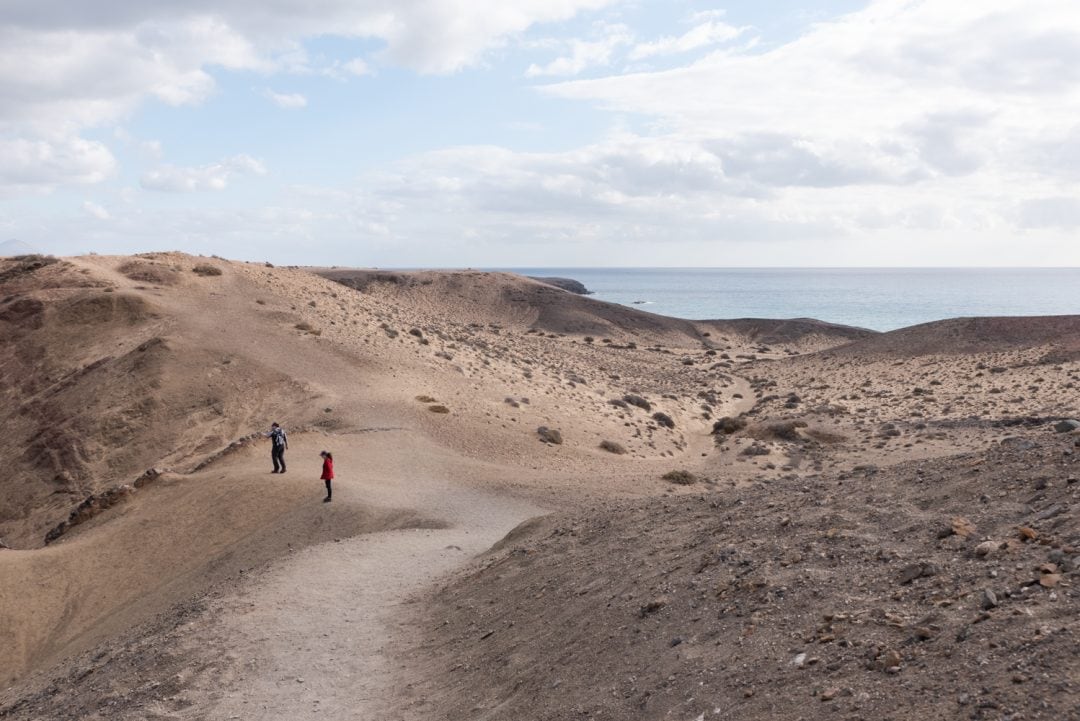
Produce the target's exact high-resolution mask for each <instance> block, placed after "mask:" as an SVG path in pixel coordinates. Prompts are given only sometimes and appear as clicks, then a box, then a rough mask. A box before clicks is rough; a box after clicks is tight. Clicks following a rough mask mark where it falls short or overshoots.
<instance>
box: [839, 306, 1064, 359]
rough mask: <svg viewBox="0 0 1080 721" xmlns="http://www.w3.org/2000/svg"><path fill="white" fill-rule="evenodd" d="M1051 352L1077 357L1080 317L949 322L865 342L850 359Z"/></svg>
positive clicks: (851, 352)
mask: <svg viewBox="0 0 1080 721" xmlns="http://www.w3.org/2000/svg"><path fill="white" fill-rule="evenodd" d="M1043 346H1046V347H1051V348H1053V349H1054V350H1056V352H1057V353H1058V354H1059V355H1060V356H1061V358H1062V359H1064V358H1066V357H1068V358H1074V357H1076V355H1077V354H1078V353H1080V316H1077V315H1059V316H1026V317H1013V318H953V319H950V320H943V321H935V322H933V323H923V324H921V325H916V326H911V327H910V328H901V329H899V330H895V331H891V332H889V333H882V334H879V335H875V336H872V337H868V338H866V339H864V340H862V342H859V343H856V344H852V345H850V346H848V347H846V348H844V351H843V352H844V353H845V354H848V355H860V356H869V355H874V354H881V355H890V356H896V357H903V356H923V355H935V354H939V355H940V354H954V355H960V354H970V353H991V352H995V351H1012V350H1024V349H1028V348H1033V347H1043Z"/></svg>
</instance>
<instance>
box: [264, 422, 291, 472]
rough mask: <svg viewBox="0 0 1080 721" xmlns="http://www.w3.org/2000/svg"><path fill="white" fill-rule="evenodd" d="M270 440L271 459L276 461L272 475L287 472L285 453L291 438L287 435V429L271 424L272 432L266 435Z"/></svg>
mask: <svg viewBox="0 0 1080 721" xmlns="http://www.w3.org/2000/svg"><path fill="white" fill-rule="evenodd" d="M266 435H267V436H269V438H270V458H271V459H272V460H273V461H274V470H273V471H271V472H272V473H284V472H285V451H286V450H288V448H289V437H288V436H287V435H285V429H284V428H282V427H281V426H279V425H278V424H277V423H271V424H270V432H269V433H267V434H266Z"/></svg>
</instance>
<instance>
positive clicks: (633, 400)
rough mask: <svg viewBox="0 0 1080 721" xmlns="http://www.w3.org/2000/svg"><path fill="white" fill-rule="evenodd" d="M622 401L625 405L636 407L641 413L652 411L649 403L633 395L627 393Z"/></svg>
mask: <svg viewBox="0 0 1080 721" xmlns="http://www.w3.org/2000/svg"><path fill="white" fill-rule="evenodd" d="M622 399H623V401H624V402H625V403H629V404H630V405H632V406H637V407H638V408H640V409H641V410H643V411H651V410H652V403H649V402H648V401H647V400H645V399H644V398H642V397H641V396H639V395H636V394H634V393H627V394H626V395H624V396H623V397H622Z"/></svg>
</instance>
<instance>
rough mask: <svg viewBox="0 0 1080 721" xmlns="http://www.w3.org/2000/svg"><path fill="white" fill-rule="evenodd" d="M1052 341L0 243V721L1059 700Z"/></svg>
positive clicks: (980, 324)
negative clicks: (274, 465)
mask: <svg viewBox="0 0 1080 721" xmlns="http://www.w3.org/2000/svg"><path fill="white" fill-rule="evenodd" d="M1075 324H1076V319H1075V318H1057V319H1035V320H1031V319H975V320H963V319H962V320H957V321H949V322H945V323H941V324H931V325H929V326H920V327H917V328H913V329H906V330H903V331H897V332H894V333H889V334H880V335H879V334H873V333H871V332H869V331H864V330H860V329H854V328H846V327H842V326H835V325H830V324H827V323H820V322H818V321H813V320H809V319H795V320H761V319H740V320H730V321H723V320H717V321H684V320H678V319H670V318H664V317H661V316H656V315H652V314H648V313H643V312H639V311H637V310H635V309H631V308H625V307H621V306H616V305H612V304H608V303H603V302H599V301H596V300H594V299H591V298H587V297H582V296H578V295H575V294H572V293H568V292H566V291H563V290H560V289H557V288H554V287H551V286H548V285H545V284H543V283H539V282H536V281H533V280H530V279H526V278H522V277H520V276H515V275H512V274H505V273H479V272H474V271H456V272H409V273H402V272H386V271H358V270H345V269H321V270H319V271H318V272H317V273H316V272H312V271H310V270H307V269H302V268H275V267H273V266H270V265H269V264H262V263H238V262H230V261H225V260H222V259H219V258H196V257H192V256H188V255H184V254H180V253H151V254H143V255H140V256H134V257H105V256H88V257H80V258H72V259H53V258H46V257H41V256H25V257H18V258H14V259H4V260H0V338H2V339H3V341H4V342H3V343H0V367H3V369H4V373H3V376H2V377H3V379H4V382H3V384H2V385H0V413H3V417H4V427H5V431H6V434H7V439H8V441H9V442H8V443H7V444H5V445H4V446H3V447H0V463H2V464H3V467H4V468H5V469H6V470H7V472H6V473H5V474H4V475H2V476H0V539H3V541H4V544H5V545H6V546H9V547H10V548H9V549H7V550H4V549H0V578H2V579H3V583H0V646H2V647H3V648H4V649H10V651H9V652H8V653H6V654H2V655H0V718H12V719H51V718H56V719H61V718H89V719H94V718H110V719H117V718H119V719H145V718H179V719H195V718H200V719H201V718H277V717H282V716H286V715H287V716H289V717H290V718H296V719H306V718H346V717H352V716H355V715H356V714H358V713H362V714H365V715H366V716H368V717H371V718H408V719H441V718H489V719H502V718H537V719H540V718H544V719H565V718H582V717H593V718H597V719H601V718H612V719H615V718H643V719H652V718H658V719H659V718H676V717H678V718H682V717H684V716H685V717H686V718H702V719H703V720H704V719H707V718H725V717H733V716H732V714H736V711H737V714H736V715H737V716H738V717H739V718H747V719H766V718H770V719H771V718H797V717H800V716H801V717H804V718H807V719H811V718H819V717H820V718H824V717H826V716H828V717H829V718H835V717H836V714H838V713H839V714H841V717H845V714H846V716H852V717H858V716H859V715H863V716H868V715H873V716H882V715H883V714H884V715H886V716H887V715H888V714H890V713H894V714H895V713H899V712H898V711H897V709H903V711H904V713H903V714H901V716H902V717H912V718H914V717H920V716H926V715H927V714H931V713H933V711H932V709H935V708H936V709H937V710H940V709H941V708H945V706H942V705H941V704H944V703H945V702H946V701H948V702H949V703H953V704H955V705H954V706H948V707H947V708H948V710H947V711H946V712H945V713H944V715H943V716H941V717H942V718H967V717H969V716H970V715H971V714H972V713H976V712H977V713H980V714H984V717H987V718H989V717H991V716H985V714H988V713H990V711H988V710H986V709H990V710H995V711H1000V712H1001V713H1003V714H1015V713H1022V714H1024V715H1025V718H1040V717H1043V718H1067V717H1068V716H1063V715H1062V713H1065V711H1063V710H1067V709H1070V708H1071V709H1075V708H1076V707H1077V696H1076V690H1075V689H1074V688H1072V686H1070V685H1069V684H1070V683H1071V682H1070V681H1069V679H1070V678H1071V677H1073V676H1074V675H1075V673H1077V671H1078V669H1077V667H1076V663H1075V658H1074V656H1070V655H1068V652H1067V649H1070V648H1073V647H1075V636H1074V634H1075V631H1076V629H1075V624H1073V623H1072V622H1071V621H1070V620H1069V619H1071V618H1075V616H1076V614H1075V611H1076V606H1075V604H1076V599H1075V597H1074V595H1073V592H1072V585H1071V584H1072V582H1073V580H1074V578H1075V574H1076V572H1077V569H1078V568H1080V561H1078V560H1077V558H1076V554H1077V551H1076V547H1077V546H1078V545H1080V538H1077V537H1075V534H1074V533H1073V531H1072V530H1070V529H1074V528H1075V522H1074V520H1075V519H1073V514H1072V511H1071V510H1070V509H1072V508H1073V506H1074V505H1075V502H1076V499H1075V498H1074V496H1075V494H1076V493H1077V489H1080V484H1076V483H1073V482H1072V480H1075V479H1074V478H1073V476H1074V475H1075V469H1073V468H1072V466H1071V463H1072V459H1073V458H1074V456H1073V453H1074V450H1073V449H1074V448H1075V445H1074V439H1073V435H1071V434H1069V433H1061V434H1058V433H1056V432H1055V431H1054V430H1053V425H1054V423H1055V422H1056V421H1058V420H1059V419H1061V418H1064V417H1071V416H1074V415H1076V414H1077V407H1076V404H1075V403H1074V402H1073V401H1072V398H1073V395H1074V392H1075V387H1076V384H1077V383H1080V364H1078V363H1077V361H1076V360H1074V358H1073V356H1072V355H1070V353H1071V351H1070V350H1069V349H1070V348H1072V347H1073V346H1072V345H1070V344H1071V343H1073V342H1074V341H1073V339H1075V338H1076V334H1075V331H1074V330H1073V328H1074V326H1075ZM273 420H277V421H280V422H281V423H282V424H283V425H284V426H285V427H286V428H287V429H288V431H289V435H290V450H289V453H288V459H289V471H288V473H286V474H285V475H272V474H270V473H269V470H270V464H269V459H268V458H267V456H268V455H269V453H268V446H267V445H266V443H267V441H266V440H265V439H264V438H262V437H261V435H260V434H261V432H263V431H265V430H266V429H267V427H268V425H269V423H270V422H271V421H273ZM322 449H330V450H332V451H333V452H334V455H335V458H336V461H337V464H338V469H339V477H338V480H337V481H335V483H336V484H337V485H336V488H337V490H335V495H334V501H333V502H332V503H329V504H325V505H324V504H323V503H321V495H322V486H321V483H320V482H319V480H318V471H319V457H318V452H319V450H322ZM988 449H989V450H988ZM1070 479H1072V480H1070ZM957 519H960V520H957ZM523 522H524V525H521V526H520V527H519V528H518V529H517V530H516V531H513V532H512V533H510V535H509V536H507V535H506V534H507V533H508V532H510V531H511V529H514V528H515V527H516V526H519V524H522V523H523ZM1018 528H1025V529H1028V530H1029V531H1030V532H1031V533H1029V532H1028V531H1019V530H1017V529H1018ZM1031 534H1034V535H1031ZM504 536H505V538H504ZM500 539H502V540H501V541H500ZM988 541H993V542H994V544H996V545H994V547H993V548H990V547H989V546H985V545H983V546H979V544H984V543H986V542H988ZM493 545H494V549H493V550H492V551H491V552H490V553H489V552H488V550H489V548H491V547H492V546H493ZM992 545H993V544H992ZM980 548H981V549H983V550H985V553H983V551H982V550H979V549H980ZM474 556H475V557H477V558H478V560H476V561H471V560H470V559H472V558H473V557H474ZM1047 564H1049V565H1047ZM913 568H918V569H919V570H918V573H917V574H916V575H915V576H912V577H911V578H908V576H909V575H911V574H912V573H914V571H913V570H911V569H913ZM1044 577H1046V578H1044ZM433 589H436V590H435V591H434V592H433ZM985 590H990V591H991V592H992V593H993V595H994V604H989V602H988V601H987V602H984V601H983V600H982V599H983V597H984V596H983V592H984V591H985ZM1014 619H1015V620H1014ZM951 639H956V640H955V641H953V640H951ZM800 654H805V656H803V657H802V661H799V662H796V659H798V658H799V656H800ZM949 659H959V660H960V661H961V663H959V664H953V665H949V664H950V662H949ZM949 674H952V675H951V676H950V675H949ZM1008 674H1012V675H1013V677H1012V678H1007V680H1006V681H1002V680H1001V679H1002V677H1003V676H1007V675H1008ZM1016 679H1020V680H1016ZM9 684H10V687H9V688H7V689H6V690H5V688H4V687H5V686H8V685H9ZM779 689H782V690H783V691H784V692H783V693H780V692H779V691H778V690H779ZM972 689H975V690H972ZM1029 689H1030V692H1028V690H1029ZM961 695H963V700H961V698H960V697H961ZM434 699H437V702H435V701H433V700H434ZM927 699H931V700H933V703H934V704H937V705H936V706H932V705H930V704H931V701H930V700H927ZM1044 702H1045V704H1046V705H1045V706H1041V705H1039V704H1041V703H1044ZM890 704H892V705H891V706H890ZM990 704H993V705H990ZM980 709H983V710H982V711H980ZM883 717H884V716H883Z"/></svg>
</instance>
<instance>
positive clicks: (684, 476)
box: [660, 471, 697, 486]
mask: <svg viewBox="0 0 1080 721" xmlns="http://www.w3.org/2000/svg"><path fill="white" fill-rule="evenodd" d="M660 478H662V479H663V480H665V481H668V482H670V483H675V484H677V485H680V486H692V485H694V484H695V483H697V476H695V475H694V474H693V473H691V472H690V471H668V472H667V473H665V474H664V475H662V476H660Z"/></svg>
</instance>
